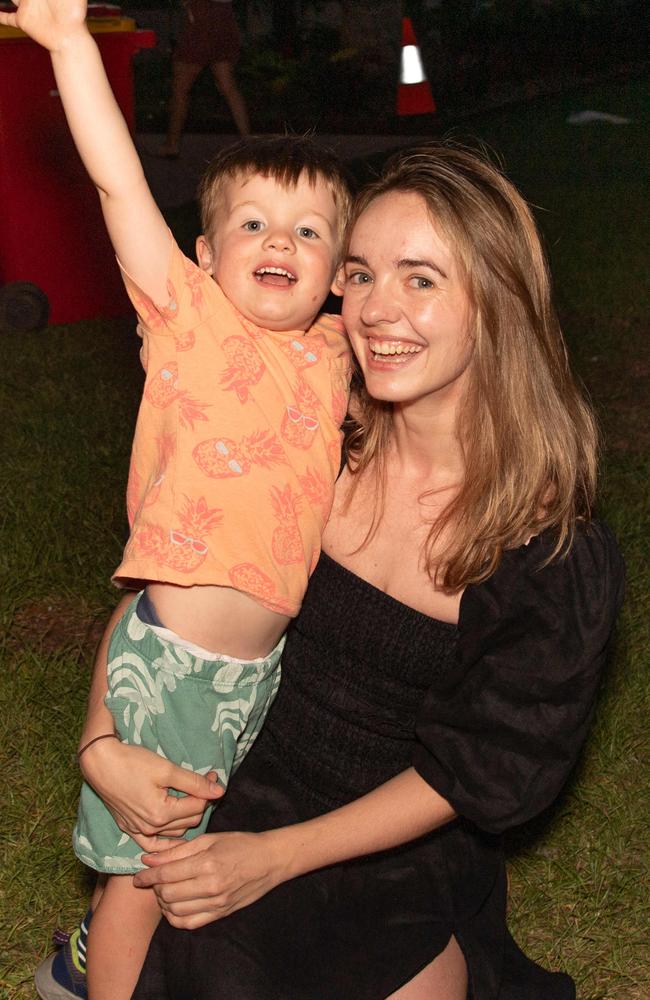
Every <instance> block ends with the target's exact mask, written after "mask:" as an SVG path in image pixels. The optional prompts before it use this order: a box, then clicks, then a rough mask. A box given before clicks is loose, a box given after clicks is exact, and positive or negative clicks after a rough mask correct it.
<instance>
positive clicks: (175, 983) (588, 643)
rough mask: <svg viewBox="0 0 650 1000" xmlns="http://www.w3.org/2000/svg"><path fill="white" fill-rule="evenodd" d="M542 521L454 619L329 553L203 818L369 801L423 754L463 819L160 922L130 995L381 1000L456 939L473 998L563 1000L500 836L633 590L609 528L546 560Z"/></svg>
mask: <svg viewBox="0 0 650 1000" xmlns="http://www.w3.org/2000/svg"><path fill="white" fill-rule="evenodd" d="M550 545H551V539H550V538H548V537H544V536H543V535H542V536H540V537H538V538H536V539H533V540H532V541H531V542H530V544H529V545H527V546H522V547H521V548H519V549H516V550H513V551H511V552H508V553H506V554H505V555H504V557H503V560H502V562H501V565H500V566H499V569H498V570H497V571H496V573H494V575H493V576H492V577H491V578H490V579H489V580H488V581H486V582H485V583H482V584H480V585H478V586H471V587H468V588H467V590H466V591H465V593H464V594H463V597H462V600H461V608H460V618H459V623H458V627H456V626H452V625H448V624H446V623H444V622H439V621H436V620H435V619H432V618H429V617H427V616H426V615H423V614H421V613H419V612H417V611H414V610H413V609H412V608H409V607H406V606H405V605H403V604H400V603H399V602H398V601H396V600H394V599H393V598H391V597H388V596H387V595H385V594H384V593H382V592H381V591H379V590H377V589H376V588H375V587H373V586H372V585H370V584H368V583H366V582H365V581H364V580H362V579H360V578H359V577H357V576H355V575H354V574H352V573H350V572H349V571H348V570H346V569H344V568H343V567H342V566H340V565H339V564H338V563H336V562H334V561H333V560H332V559H330V558H329V557H328V556H326V555H324V554H323V555H322V556H321V559H320V562H319V564H318V566H317V568H316V571H315V572H314V574H313V576H312V579H311V582H310V585H309V589H308V592H307V595H306V597H305V601H304V604H303V607H302V610H301V612H300V615H299V616H298V618H296V619H295V621H294V622H293V623H292V625H291V628H290V631H289V635H288V639H287V645H286V649H285V653H284V657H283V677H282V683H281V685H280V691H279V694H278V696H277V699H276V702H275V704H274V706H273V708H272V710H271V712H270V714H269V717H268V720H267V722H266V723H265V726H264V728H263V730H262V733H261V735H260V736H259V738H258V740H257V743H256V744H255V745H254V747H253V748H252V750H251V751H250V753H249V755H248V756H247V758H246V759H245V761H244V762H243V764H242V765H241V767H240V769H239V771H238V772H237V774H236V775H235V776H234V777H233V779H232V780H231V783H230V786H229V789H228V792H227V794H226V796H225V798H224V799H223V801H222V803H220V804H219V805H218V807H217V808H216V809H215V811H214V814H213V817H212V821H211V829H212V830H213V831H217V830H219V831H221V830H249V831H257V830H265V829H269V828H272V827H276V826H284V825H286V824H289V823H293V822H298V821H300V820H304V819H308V818H311V817H313V816H316V815H319V814H321V813H323V812H326V811H329V810H331V809H333V808H336V807H337V806H339V805H342V804H344V803H346V802H349V801H350V800H352V799H355V798H358V797H359V796H360V795H363V794H364V793H365V792H368V791H370V790H371V789H373V788H375V787H376V786H377V785H379V784H381V783H382V782H385V781H387V780H388V779H389V778H391V777H393V776H394V775H396V774H398V773H399V772H401V771H403V770H404V769H405V768H408V767H410V766H411V765H414V766H415V768H416V769H417V771H418V772H419V774H420V775H421V776H422V777H423V778H424V779H425V780H426V781H427V782H429V783H430V784H431V785H432V786H433V787H434V788H435V789H436V790H437V791H438V792H439V793H440V794H441V795H443V796H444V797H445V798H446V799H448V800H449V801H450V802H451V803H452V805H453V806H454V808H455V810H456V811H457V813H458V814H459V816H460V817H461V818H460V819H457V820H456V821H454V822H452V823H449V824H448V825H446V826H445V827H443V828H441V829H439V830H437V831H435V832H433V833H431V834H428V835H427V836H424V837H422V838H421V839H419V840H417V841H412V842H410V843H408V844H405V845H403V846H401V847H397V848H394V849H392V850H390V851H386V852H383V853H381V854H375V855H371V856H367V857H365V858H362V859H360V860H354V861H349V862H346V863H345V864H340V865H334V866H332V867H329V868H326V869H322V870H319V871H316V872H312V873H310V874H308V875H305V876H303V877H301V878H298V879H294V880H292V881H290V882H287V883H284V884H283V885H281V886H279V887H278V888H276V889H274V890H273V891H272V892H270V893H268V894H267V895H266V896H264V897H263V898H262V899H260V900H258V901H257V902H256V903H254V904H252V905H251V906H249V907H246V908H245V909H243V910H239V911H237V912H236V913H233V914H231V915H230V916H229V917H226V918H224V919H222V920H218V921H215V922H214V923H211V924H209V925H208V926H206V927H203V928H201V929H199V930H195V931H181V930H176V929H174V928H172V927H171V926H170V925H169V924H167V922H166V921H164V920H163V921H162V922H161V924H160V926H159V929H158V931H157V933H156V935H155V937H154V940H153V942H152V946H151V949H150V952H149V956H148V958H147V962H146V964H145V968H144V970H143V973H142V976H141V978H140V982H139V984H138V987H137V989H136V992H135V994H134V997H135V998H137V1000H154V998H155V1000H190V998H191V1000H226V998H227V1000H382V998H384V997H386V996H388V995H389V994H390V993H392V992H393V991H394V990H396V989H397V988H398V987H399V986H401V985H403V984H404V983H405V982H407V981H408V980H409V979H411V978H412V977H413V976H414V975H415V974H416V973H417V972H418V971H419V970H420V969H421V968H423V967H424V966H425V965H427V964H428V963H429V962H431V960H432V959H433V958H434V957H435V956H436V955H437V954H438V953H439V952H440V951H441V950H442V949H443V948H444V947H445V945H446V944H447V942H448V940H449V937H450V934H452V933H453V934H455V935H456V937H457V939H458V941H459V943H460V945H461V947H462V949H463V952H464V954H465V957H466V960H467V964H468V970H469V976H470V983H471V995H472V998H473V1000H496V998H499V1000H505V998H507V1000H556V998H557V1000H560V998H562V1000H564V998H571V997H573V996H574V995H575V994H574V989H573V985H572V982H571V980H570V979H569V977H568V976H564V975H560V974H551V973H548V972H545V971H544V970H542V969H540V968H539V967H538V966H536V965H534V963H532V962H530V961H529V960H528V959H527V958H525V956H523V955H522V953H521V952H519V951H518V949H517V947H516V945H515V944H514V942H513V941H512V939H511V938H510V937H509V935H508V932H507V929H506V923H505V873H504V861H503V855H502V851H501V847H500V843H499V833H500V832H501V831H502V830H503V829H505V828H506V827H509V826H513V825H515V824H518V823H521V822H523V821H524V820H527V819H529V818H530V817H532V816H533V815H535V814H536V813H538V812H540V811H541V810H542V809H544V808H545V807H546V806H547V805H549V804H550V803H551V802H552V801H553V799H554V798H555V797H556V795H557V793H558V792H559V790H560V788H561V786H562V784H563V783H564V781H565V779H566V777H567V776H568V774H569V772H570V770H571V768H572V766H573V764H574V763H575V760H576V757H577V755H578V752H579V750H580V747H581V745H582V743H583V740H584V737H585V734H586V732H587V728H588V725H589V722H590V718H591V714H592V709H593V705H594V699H595V696H596V692H597V688H598V684H599V678H600V673H601V668H602V665H603V662H604V658H605V653H606V647H607V643H608V640H609V637H610V634H611V630H612V626H613V622H614V618H615V615H616V612H617V610H618V607H619V605H620V601H621V596H622V585H623V584H622V581H623V568H622V563H621V559H620V556H619V554H618V550H617V548H616V543H615V541H614V539H613V537H612V535H611V533H610V532H609V530H608V529H607V528H606V527H605V526H604V525H602V524H598V523H596V524H593V525H592V526H590V527H588V528H585V527H582V528H581V529H580V530H579V531H578V533H577V536H576V539H575V541H574V544H573V547H572V549H571V552H570V553H569V555H568V557H566V559H564V560H555V561H554V562H553V563H552V564H551V565H549V566H547V567H545V568H540V567H541V564H543V562H544V560H545V558H546V557H547V556H548V554H549V553H550V551H551V549H550V548H549V546H550Z"/></svg>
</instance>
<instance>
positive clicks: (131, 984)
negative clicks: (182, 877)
mask: <svg viewBox="0 0 650 1000" xmlns="http://www.w3.org/2000/svg"><path fill="white" fill-rule="evenodd" d="M159 920H160V910H159V908H158V904H157V902H156V897H155V895H154V893H153V890H151V889H136V888H135V887H134V885H133V882H132V880H131V876H130V875H111V876H110V877H109V878H108V881H107V883H106V887H105V889H104V891H103V893H102V894H101V897H100V899H99V902H98V903H97V908H96V909H95V911H94V912H93V919H92V923H91V925H90V929H89V931H88V962H87V973H86V974H87V977H88V995H89V996H90V997H92V1000H130V997H131V994H132V993H133V990H134V988H135V984H136V983H137V981H138V976H139V975H140V970H141V968H142V966H143V964H144V959H145V956H146V954H147V949H148V947H149V942H150V941H151V938H152V936H153V932H154V931H155V929H156V927H157V926H158V921H159Z"/></svg>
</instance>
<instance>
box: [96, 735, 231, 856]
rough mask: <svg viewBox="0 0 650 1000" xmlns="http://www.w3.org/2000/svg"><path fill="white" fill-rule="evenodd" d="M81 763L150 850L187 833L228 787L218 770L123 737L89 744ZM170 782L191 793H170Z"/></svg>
mask: <svg viewBox="0 0 650 1000" xmlns="http://www.w3.org/2000/svg"><path fill="white" fill-rule="evenodd" d="M79 763H80V766H81V770H82V772H83V776H84V778H85V779H86V781H87V782H88V784H89V785H91V786H92V788H93V789H94V790H95V791H96V792H97V794H98V795H99V796H100V798H101V799H102V800H103V801H104V803H105V805H106V806H107V808H108V809H109V810H110V811H111V813H112V814H113V817H114V819H115V822H116V823H117V825H118V826H119V828H120V830H123V831H124V832H125V833H128V834H129V836H130V837H132V838H133V839H134V840H135V841H136V843H137V844H139V845H140V847H142V848H143V850H145V851H164V850H166V849H167V848H168V847H169V846H170V845H169V841H168V839H167V838H170V837H171V838H178V837H182V836H183V834H184V833H185V832H186V830H187V829H189V828H190V827H193V826H196V825H197V823H200V821H201V818H202V816H203V813H204V810H205V807H206V805H207V801H208V800H209V801H214V800H215V799H218V798H221V796H222V795H223V792H224V790H223V788H221V786H220V785H217V784H216V782H215V781H214V780H213V779H214V775H213V776H212V780H211V778H209V777H207V776H206V777H204V776H203V775H201V774H196V773H195V772H194V771H188V770H186V769H185V768H183V767H177V766H176V765H175V764H172V763H171V761H168V760H166V759H165V758H164V757H159V756H158V754H156V753H153V752H152V751H151V750H145V749H144V747H133V746H127V745H126V744H124V743H120V742H119V740H99V741H98V742H97V743H95V744H93V746H91V747H88V749H87V750H86V751H85V752H84V753H83V755H82V757H81V758H80V761H79ZM170 788H174V789H177V790H178V791H179V792H185V793H186V795H185V796H184V797H182V798H178V797H177V796H175V795H171V794H170V793H169V789H170ZM163 838H165V839H163Z"/></svg>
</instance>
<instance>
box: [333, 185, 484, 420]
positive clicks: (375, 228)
mask: <svg viewBox="0 0 650 1000" xmlns="http://www.w3.org/2000/svg"><path fill="white" fill-rule="evenodd" d="M343 271H344V279H343V280H344V299H343V319H344V321H345V326H346V328H347V331H348V334H349V336H350V340H351V342H352V347H353V349H354V352H355V354H356V356H357V358H358V360H359V364H360V366H361V369H362V371H363V375H364V378H365V382H366V386H367V389H368V392H369V393H370V395H371V396H373V397H374V398H375V399H379V400H385V401H389V402H393V403H405V404H410V403H419V402H425V403H434V401H435V405H438V404H439V403H441V402H443V401H444V402H449V403H452V404H455V403H457V402H458V400H459V399H460V398H461V394H462V391H463V389H464V386H465V383H466V380H467V369H468V367H469V364H470V361H471V358H472V353H473V349H474V339H473V336H472V332H471V321H472V309H471V306H470V301H469V297H468V294H467V291H466V288H465V285H464V282H463V281H462V279H461V275H460V271H459V268H458V265H457V261H456V258H455V254H454V253H453V251H452V250H451V248H450V245H449V241H448V240H447V239H446V237H445V236H444V234H443V233H442V231H441V230H440V229H439V228H438V227H437V226H436V225H435V224H434V223H432V221H431V219H430V217H429V214H428V212H427V208H426V204H425V202H424V199H423V198H421V197H420V195H418V194H415V193H410V192H396V191H394V192H389V193H388V194H384V195H381V197H379V198H377V199H375V201H373V202H372V203H371V204H370V205H369V206H368V208H367V209H366V210H365V211H364V212H363V214H362V215H361V216H360V217H359V219H358V221H357V223H356V225H355V227H354V230H353V232H352V239H351V241H350V249H349V253H348V256H347V258H346V261H345V264H344V269H343Z"/></svg>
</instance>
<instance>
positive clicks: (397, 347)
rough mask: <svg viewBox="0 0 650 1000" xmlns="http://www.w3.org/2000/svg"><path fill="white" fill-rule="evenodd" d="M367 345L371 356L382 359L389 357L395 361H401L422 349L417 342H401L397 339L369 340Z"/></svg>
mask: <svg viewBox="0 0 650 1000" xmlns="http://www.w3.org/2000/svg"><path fill="white" fill-rule="evenodd" d="M368 347H369V348H370V351H371V352H372V355H373V357H375V358H381V360H382V361H384V360H387V359H390V360H391V361H392V362H395V363H403V362H404V361H406V360H408V357H409V355H413V354H419V353H420V351H421V350H422V348H421V347H419V346H418V345H417V344H401V343H400V342H399V341H397V342H396V341H386V340H381V341H380V340H369V341H368Z"/></svg>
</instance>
